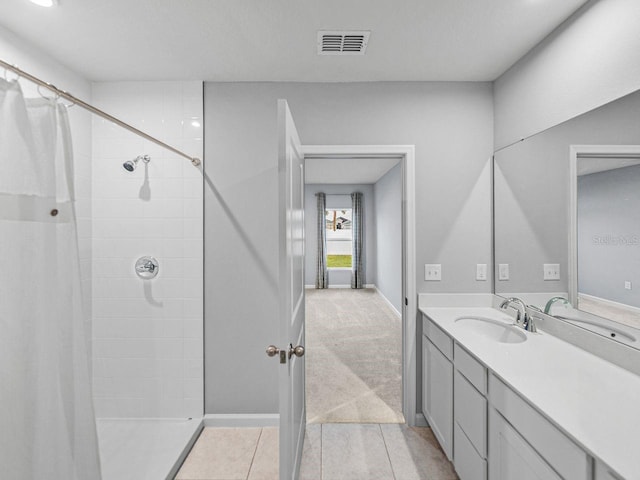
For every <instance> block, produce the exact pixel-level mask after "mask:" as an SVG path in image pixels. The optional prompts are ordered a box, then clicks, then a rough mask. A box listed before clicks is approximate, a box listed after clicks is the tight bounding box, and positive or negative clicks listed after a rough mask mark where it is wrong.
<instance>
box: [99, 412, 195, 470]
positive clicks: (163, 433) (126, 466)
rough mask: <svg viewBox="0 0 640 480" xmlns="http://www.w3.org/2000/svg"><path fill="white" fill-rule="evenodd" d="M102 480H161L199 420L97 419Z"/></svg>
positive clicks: (184, 446) (188, 440)
mask: <svg viewBox="0 0 640 480" xmlns="http://www.w3.org/2000/svg"><path fill="white" fill-rule="evenodd" d="M96 423H97V427H98V445H99V447H100V462H101V465H102V480H164V479H166V478H167V477H168V476H169V475H171V474H172V473H173V470H174V467H175V464H176V462H178V460H179V459H180V458H181V456H182V455H183V453H184V451H185V449H186V448H187V446H188V445H189V444H190V443H191V441H192V439H193V438H194V437H195V435H196V434H197V432H198V431H199V429H200V423H201V420H200V419H193V420H186V419H98V420H97V421H96Z"/></svg>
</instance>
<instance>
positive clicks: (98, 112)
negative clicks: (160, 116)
mask: <svg viewBox="0 0 640 480" xmlns="http://www.w3.org/2000/svg"><path fill="white" fill-rule="evenodd" d="M0 66H1V67H3V68H4V69H5V70H10V71H12V72H14V73H16V74H17V75H19V76H20V77H23V78H26V79H27V80H29V81H30V82H33V83H35V84H37V85H40V86H41V87H45V88H47V89H49V90H51V91H52V92H53V93H55V94H56V96H58V97H60V98H64V99H66V100H69V101H70V102H72V103H73V104H74V105H78V106H79V107H82V108H84V109H85V110H88V111H90V112H91V113H94V114H96V115H98V116H99V117H102V118H104V119H106V120H109V121H110V122H113V123H115V124H116V125H118V126H120V127H122V128H124V129H126V130H129V131H130V132H132V133H135V134H136V135H138V136H140V137H142V138H144V139H145V140H149V141H150V142H153V143H155V144H156V145H160V146H161V147H163V148H166V149H167V150H171V151H172V152H173V153H176V154H178V155H180V156H181V157H184V158H186V159H188V160H189V161H190V162H191V164H192V165H193V166H194V167H197V166H199V165H200V163H201V161H200V159H199V158H198V157H192V156H191V155H187V154H186V153H184V152H181V151H180V150H178V149H177V148H175V147H172V146H171V145H168V144H166V143H164V142H162V141H160V140H158V139H157V138H155V137H152V136H151V135H149V134H148V133H145V132H143V131H142V130H138V129H137V128H135V127H132V126H131V125H129V124H128V123H125V122H123V121H122V120H119V119H117V118H116V117H114V116H113V115H109V114H108V113H107V112H104V111H102V110H100V109H99V108H96V107H94V106H93V105H91V104H89V103H87V102H84V101H82V100H80V99H79V98H76V97H74V96H73V95H71V94H70V93H68V92H65V91H64V90H60V89H59V88H58V87H56V86H55V85H52V84H50V83H47V82H45V81H44V80H41V79H39V78H38V77H36V76H34V75H31V74H30V73H27V72H25V71H24V70H21V69H19V68H18V67H16V66H15V65H11V64H10V63H7V62H5V61H4V60H0Z"/></svg>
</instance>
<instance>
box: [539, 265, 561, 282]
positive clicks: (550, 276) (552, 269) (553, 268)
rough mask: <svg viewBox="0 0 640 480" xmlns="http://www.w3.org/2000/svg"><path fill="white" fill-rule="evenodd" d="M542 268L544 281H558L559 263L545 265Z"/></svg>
mask: <svg viewBox="0 0 640 480" xmlns="http://www.w3.org/2000/svg"><path fill="white" fill-rule="evenodd" d="M543 267H544V279H545V280H560V264H559V263H545V264H544V266H543Z"/></svg>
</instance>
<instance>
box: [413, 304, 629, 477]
mask: <svg viewBox="0 0 640 480" xmlns="http://www.w3.org/2000/svg"><path fill="white" fill-rule="evenodd" d="M489 297H491V296H487V298H486V299H485V302H484V303H483V304H484V306H477V307H474V306H463V307H441V306H430V305H429V302H428V301H423V299H421V302H420V311H421V313H422V327H423V330H422V331H423V338H422V362H423V365H422V367H423V368H422V372H423V374H422V375H423V378H422V387H423V390H422V392H423V413H424V415H425V417H426V419H427V421H428V422H429V424H430V426H431V427H432V429H433V432H434V434H435V436H436V437H437V439H438V441H439V442H440V444H441V446H442V448H443V450H444V451H445V453H446V455H447V457H449V459H450V460H452V462H453V463H454V466H455V468H456V471H457V472H458V475H459V476H460V478H461V480H486V479H490V480H514V479H519V480H534V479H545V480H546V479H553V480H557V479H566V480H620V479H626V480H633V479H640V440H639V436H638V428H639V427H640V408H639V407H640V377H638V376H636V375H635V374H633V373H631V372H629V371H627V370H625V369H623V368H620V367H618V366H616V365H614V364H612V363H609V362H607V361H605V360H603V359H601V358H599V357H597V356H595V355H593V354H591V353H589V352H587V351H585V350H582V349H580V348H578V347H576V346H574V345H571V344H569V343H566V342H564V341H562V340H560V339H558V338H556V337H555V336H553V335H550V334H549V333H546V332H545V331H543V330H540V329H539V330H538V332H536V333H531V332H526V331H524V330H523V329H521V328H520V327H515V326H513V325H512V324H513V318H512V317H511V316H510V315H508V314H507V313H506V312H504V311H501V310H499V309H497V308H493V307H492V306H491V305H492V302H494V301H495V300H493V299H491V298H489ZM467 304H468V302H467Z"/></svg>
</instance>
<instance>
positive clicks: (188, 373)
mask: <svg viewBox="0 0 640 480" xmlns="http://www.w3.org/2000/svg"><path fill="white" fill-rule="evenodd" d="M92 100H93V103H94V104H95V105H96V106H98V107H99V108H102V109H104V110H105V111H108V112H109V113H112V114H113V115H115V116H116V117H118V118H120V119H122V120H124V121H125V122H128V123H130V124H132V125H133V126H135V127H137V128H140V129H141V130H143V131H145V132H148V133H149V134H151V135H153V136H155V137H156V138H159V139H161V140H162V141H164V142H166V143H168V144H170V145H173V146H175V147H176V148H178V149H181V150H183V151H184V152H186V153H188V154H189V155H194V156H198V157H200V158H202V153H203V152H202V150H203V142H202V122H203V118H202V83H201V82H125V83H96V84H94V85H93V91H92ZM138 155H150V156H151V162H150V163H149V164H148V165H146V166H145V165H144V164H142V162H140V163H139V164H138V167H137V169H136V170H135V171H133V172H127V171H126V170H125V169H124V168H123V167H122V164H123V162H125V161H126V160H130V159H133V158H135V157H136V156H138ZM92 173H93V338H94V345H93V371H94V399H95V407H96V415H97V416H98V417H175V418H184V417H199V416H202V414H203V321H202V318H203V311H202V309H203V297H202V295H203V284H202V282H203V280H202V279H203V239H202V236H203V229H202V214H203V211H202V208H203V204H202V192H203V177H202V171H201V168H196V167H193V166H192V165H191V163H190V162H189V161H188V160H186V159H184V158H182V157H180V156H178V155H176V154H174V153H171V152H170V151H168V150H165V149H163V148H161V147H159V146H156V145H154V144H152V143H150V142H148V141H146V140H143V139H142V138H140V137H138V136H136V135H133V134H131V133H129V132H127V131H126V130H124V129H122V128H121V127H118V126H115V125H113V124H111V123H110V122H107V121H105V120H103V119H101V118H99V117H97V116H95V117H94V118H93V172H92ZM145 255H149V256H153V257H155V258H156V259H157V260H158V261H159V264H160V268H159V274H158V276H157V277H156V278H155V279H152V280H142V279H140V278H138V277H137V276H136V274H135V271H134V264H135V262H136V260H137V259H138V258H139V257H141V256H145Z"/></svg>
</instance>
